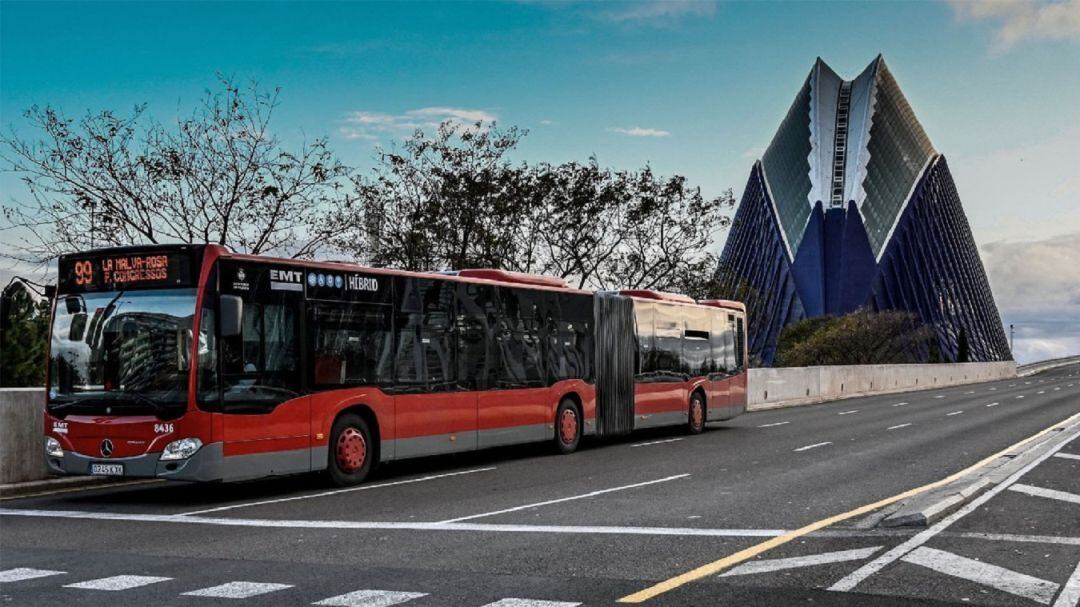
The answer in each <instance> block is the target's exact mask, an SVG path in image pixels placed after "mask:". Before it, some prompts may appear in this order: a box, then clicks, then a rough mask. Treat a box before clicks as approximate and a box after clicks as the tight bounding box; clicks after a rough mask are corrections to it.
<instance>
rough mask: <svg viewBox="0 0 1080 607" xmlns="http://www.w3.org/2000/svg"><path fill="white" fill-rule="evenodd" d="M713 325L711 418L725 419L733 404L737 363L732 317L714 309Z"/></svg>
mask: <svg viewBox="0 0 1080 607" xmlns="http://www.w3.org/2000/svg"><path fill="white" fill-rule="evenodd" d="M710 313H711V316H712V326H711V328H710V331H709V341H710V345H711V346H712V347H711V350H712V358H713V365H712V366H713V370H712V373H711V374H710V375H709V380H710V381H709V384H710V386H711V394H710V398H709V418H710V419H724V418H725V417H727V415H728V408H729V407H730V406H731V387H730V386H731V381H730V378H731V373H732V368H733V367H734V365H735V351H734V337H733V333H732V326H731V323H730V322H729V321H728V318H729V317H730V316H729V314H728V312H727V311H724V310H712V311H710Z"/></svg>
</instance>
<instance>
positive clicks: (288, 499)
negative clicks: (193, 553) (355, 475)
mask: <svg viewBox="0 0 1080 607" xmlns="http://www.w3.org/2000/svg"><path fill="white" fill-rule="evenodd" d="M494 469H495V466H489V467H487V468H473V469H472V470H461V471H458V472H447V473H445V474H431V475H428V476H421V477H420V478H407V479H405V480H400V481H392V482H389V483H377V484H374V485H360V486H359V487H349V488H348V489H335V490H333V491H322V492H320V493H313V494H310V495H296V496H293V497H282V498H279V499H273V500H261V501H257V502H244V503H240V504H230V505H228V506H219V507H217V508H207V509H205V510H193V511H191V512H184V513H183V514H178V515H176V516H192V515H196V514H209V513H211V512H221V511H222V510H232V509H234V508H249V507H252V506H265V505H267V504H280V503H282V502H292V501H296V500H306V499H312V498H316V497H327V496H330V495H338V494H339V493H348V492H350V491H369V490H371V489H380V488H382V487H396V486H398V485H411V484H413V483H422V482H424V481H433V480H436V479H440V478H449V477H453V476H461V475H463V474H474V473H476V472H490V471H491V470H494Z"/></svg>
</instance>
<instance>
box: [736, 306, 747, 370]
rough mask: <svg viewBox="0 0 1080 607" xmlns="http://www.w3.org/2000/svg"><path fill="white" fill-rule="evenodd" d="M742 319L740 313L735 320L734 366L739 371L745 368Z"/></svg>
mask: <svg viewBox="0 0 1080 607" xmlns="http://www.w3.org/2000/svg"><path fill="white" fill-rule="evenodd" d="M743 322H744V319H743V317H742V316H741V315H740V316H739V318H738V320H736V321H735V324H736V329H735V368H736V369H738V371H737V373H741V372H742V371H743V369H745V368H746V331H745V329H744V328H743Z"/></svg>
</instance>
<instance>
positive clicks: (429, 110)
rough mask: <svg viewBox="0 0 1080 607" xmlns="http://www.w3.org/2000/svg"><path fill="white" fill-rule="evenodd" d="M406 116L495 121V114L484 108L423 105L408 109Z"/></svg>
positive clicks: (440, 119)
mask: <svg viewBox="0 0 1080 607" xmlns="http://www.w3.org/2000/svg"><path fill="white" fill-rule="evenodd" d="M405 114H406V115H407V116H414V117H421V118H431V119H437V120H439V121H440V122H442V121H443V120H459V121H462V122H495V119H496V116H495V114H492V113H490V112H485V111H484V110H466V109H461V108H456V107H425V108H420V109H418V110H410V111H408V112H406V113H405Z"/></svg>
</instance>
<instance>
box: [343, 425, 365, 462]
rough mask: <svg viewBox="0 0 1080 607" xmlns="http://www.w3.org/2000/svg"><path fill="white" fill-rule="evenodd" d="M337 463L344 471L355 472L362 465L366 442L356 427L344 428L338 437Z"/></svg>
mask: <svg viewBox="0 0 1080 607" xmlns="http://www.w3.org/2000/svg"><path fill="white" fill-rule="evenodd" d="M335 453H336V454H337V463H338V467H340V468H341V469H342V470H343V471H344V472H356V471H357V470H359V469H360V468H363V467H364V460H365V459H366V458H367V442H366V441H365V440H364V435H363V434H361V433H360V431H359V430H357V429H356V428H345V430H344V431H343V432H342V433H341V436H339V437H338V440H337V447H336V450H335Z"/></svg>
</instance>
